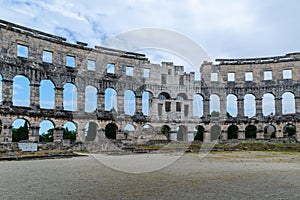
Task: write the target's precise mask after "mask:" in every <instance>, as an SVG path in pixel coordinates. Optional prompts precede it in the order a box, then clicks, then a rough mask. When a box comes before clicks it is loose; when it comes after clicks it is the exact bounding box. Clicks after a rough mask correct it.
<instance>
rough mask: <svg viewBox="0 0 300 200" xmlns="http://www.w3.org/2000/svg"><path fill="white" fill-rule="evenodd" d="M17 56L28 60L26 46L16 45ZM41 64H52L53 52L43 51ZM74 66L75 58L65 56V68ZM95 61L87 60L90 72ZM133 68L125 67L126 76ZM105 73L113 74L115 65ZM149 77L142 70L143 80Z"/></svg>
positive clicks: (147, 73)
mask: <svg viewBox="0 0 300 200" xmlns="http://www.w3.org/2000/svg"><path fill="white" fill-rule="evenodd" d="M17 56H18V57H22V58H28V46H26V45H23V44H17ZM43 62H45V63H52V62H53V52H51V51H46V50H44V51H43ZM75 66H76V58H75V56H71V55H67V56H66V67H75ZM95 68H96V67H95V61H94V60H88V62H87V69H88V70H90V71H95ZM133 71H134V70H133V66H126V75H127V76H133V75H134V73H133ZM106 72H107V73H108V74H115V64H113V63H109V64H107V66H106ZM149 77H150V69H144V78H149Z"/></svg>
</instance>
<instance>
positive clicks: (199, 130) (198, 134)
mask: <svg viewBox="0 0 300 200" xmlns="http://www.w3.org/2000/svg"><path fill="white" fill-rule="evenodd" d="M204 132H205V128H204V127H203V126H202V125H197V126H196V127H195V129H194V136H195V137H194V140H195V141H201V142H203V140H204Z"/></svg>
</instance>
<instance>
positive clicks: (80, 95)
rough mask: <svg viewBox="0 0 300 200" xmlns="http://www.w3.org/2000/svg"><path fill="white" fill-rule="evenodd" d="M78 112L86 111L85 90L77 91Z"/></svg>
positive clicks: (79, 89)
mask: <svg viewBox="0 0 300 200" xmlns="http://www.w3.org/2000/svg"><path fill="white" fill-rule="evenodd" d="M77 111H78V112H84V111H85V91H84V89H83V88H80V87H78V90H77Z"/></svg>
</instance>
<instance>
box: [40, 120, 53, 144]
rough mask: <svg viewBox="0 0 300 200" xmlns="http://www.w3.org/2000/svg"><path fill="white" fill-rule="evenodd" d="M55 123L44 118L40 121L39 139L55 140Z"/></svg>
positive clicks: (41, 140) (43, 140)
mask: <svg viewBox="0 0 300 200" xmlns="http://www.w3.org/2000/svg"><path fill="white" fill-rule="evenodd" d="M53 132H54V125H53V123H52V122H51V121H49V120H44V121H42V122H41V123H40V130H39V141H40V142H53Z"/></svg>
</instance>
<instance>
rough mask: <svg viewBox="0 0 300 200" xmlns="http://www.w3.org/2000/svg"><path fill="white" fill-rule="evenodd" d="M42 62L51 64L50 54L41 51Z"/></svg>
mask: <svg viewBox="0 0 300 200" xmlns="http://www.w3.org/2000/svg"><path fill="white" fill-rule="evenodd" d="M43 62H46V63H52V52H51V51H43Z"/></svg>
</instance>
